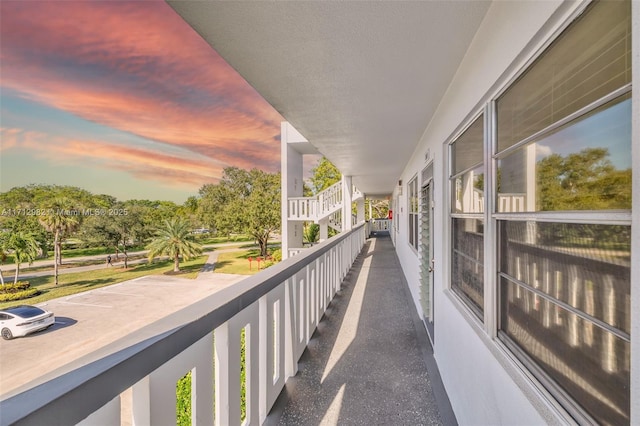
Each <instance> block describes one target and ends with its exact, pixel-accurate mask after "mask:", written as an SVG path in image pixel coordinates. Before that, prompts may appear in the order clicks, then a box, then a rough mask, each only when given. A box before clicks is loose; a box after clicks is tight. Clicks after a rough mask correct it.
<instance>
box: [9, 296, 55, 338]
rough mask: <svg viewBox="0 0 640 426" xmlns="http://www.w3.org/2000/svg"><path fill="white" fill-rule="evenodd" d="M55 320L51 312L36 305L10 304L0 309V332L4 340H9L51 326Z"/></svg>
mask: <svg viewBox="0 0 640 426" xmlns="http://www.w3.org/2000/svg"><path fill="white" fill-rule="evenodd" d="M55 321H56V318H55V316H54V315H53V312H49V311H45V310H44V309H41V308H38V307H36V306H30V305H20V306H12V307H10V308H6V309H2V310H0V334H2V338H3V339H4V340H11V339H13V338H14V337H20V336H26V335H27V334H29V333H35V332H36V331H40V330H44V329H45V328H47V327H51V326H52V325H53V323H54V322H55Z"/></svg>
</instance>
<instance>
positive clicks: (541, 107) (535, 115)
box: [497, 1, 631, 152]
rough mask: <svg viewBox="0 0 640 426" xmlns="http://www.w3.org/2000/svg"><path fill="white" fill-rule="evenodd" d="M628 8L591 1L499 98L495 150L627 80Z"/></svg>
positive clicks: (627, 3) (628, 4)
mask: <svg viewBox="0 0 640 426" xmlns="http://www.w3.org/2000/svg"><path fill="white" fill-rule="evenodd" d="M630 7H631V2H630V1H604V2H594V4H593V5H591V6H590V7H589V8H588V9H587V11H589V12H590V13H587V11H585V13H583V15H582V16H581V17H580V18H579V19H577V20H576V21H575V22H573V23H572V24H571V25H570V26H569V27H568V28H567V29H566V30H565V31H564V33H563V34H562V36H561V37H558V39H557V40H556V41H555V42H554V43H553V44H552V45H551V46H550V47H549V48H548V49H547V50H546V51H545V53H544V54H542V55H541V56H540V57H539V58H538V59H537V60H536V61H535V62H534V63H533V64H532V65H531V66H530V67H529V69H528V70H527V71H526V72H525V73H524V74H523V75H522V76H521V77H520V78H519V79H518V80H517V81H516V82H515V83H514V84H513V85H512V86H511V87H510V88H509V90H508V91H507V92H505V93H504V94H503V95H502V96H501V97H500V98H499V99H498V102H497V116H498V128H497V132H498V152H500V151H503V150H505V149H507V148H509V147H510V146H512V145H514V144H516V143H518V142H519V141H521V140H523V139H525V138H526V137H528V136H530V135H532V134H534V133H536V132H538V131H540V130H542V129H544V128H545V127H547V126H549V125H551V124H553V123H555V122H557V121H559V120H561V119H562V118H564V117H567V116H568V115H570V114H571V113H573V112H575V111H577V110H579V109H580V108H583V107H585V106H587V105H589V104H590V103H592V102H594V101H596V100H598V99H600V98H601V97H603V96H605V95H607V94H609V93H611V92H612V91H614V90H616V89H618V88H620V87H622V86H624V85H625V84H627V83H629V82H630V81H631V14H630ZM591 12H593V13H591Z"/></svg>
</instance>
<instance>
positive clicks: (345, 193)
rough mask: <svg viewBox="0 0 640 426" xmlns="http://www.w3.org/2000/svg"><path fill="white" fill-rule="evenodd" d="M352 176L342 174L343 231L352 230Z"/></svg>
mask: <svg viewBox="0 0 640 426" xmlns="http://www.w3.org/2000/svg"><path fill="white" fill-rule="evenodd" d="M352 191H353V186H352V184H351V176H345V175H342V232H346V231H351V229H352V228H353V226H352V224H351V202H352V201H351V200H352V199H353V192H352Z"/></svg>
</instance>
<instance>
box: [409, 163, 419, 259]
mask: <svg viewBox="0 0 640 426" xmlns="http://www.w3.org/2000/svg"><path fill="white" fill-rule="evenodd" d="M418 188H419V185H418V174H417V173H416V174H415V175H413V177H412V178H411V179H409V182H408V183H407V229H408V233H407V237H408V238H407V243H408V244H409V247H411V249H412V250H413V251H414V252H415V253H416V254H417V253H418V244H419V236H420V227H419V226H418V219H419V217H420V205H419V204H420V203H419V191H418ZM414 207H415V211H414Z"/></svg>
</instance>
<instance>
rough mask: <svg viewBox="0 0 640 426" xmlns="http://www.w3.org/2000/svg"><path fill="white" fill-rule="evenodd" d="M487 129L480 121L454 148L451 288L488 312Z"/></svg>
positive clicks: (476, 309)
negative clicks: (486, 255)
mask: <svg viewBox="0 0 640 426" xmlns="http://www.w3.org/2000/svg"><path fill="white" fill-rule="evenodd" d="M483 147H484V125H483V116H482V115H481V116H480V117H478V118H477V119H476V120H475V121H474V122H473V123H472V124H471V125H470V126H469V127H468V128H467V130H465V131H464V132H463V133H462V134H461V135H460V136H459V137H458V138H457V139H456V140H455V141H454V142H453V143H452V144H451V145H450V158H451V174H450V188H451V200H452V205H451V230H452V234H451V249H452V255H451V288H452V289H453V291H455V292H456V294H458V295H459V296H460V297H461V298H462V300H463V301H464V302H465V303H466V304H467V305H468V306H469V307H470V308H471V309H472V310H473V312H474V313H475V314H476V315H477V316H478V318H479V319H480V320H483V312H484V266H483V265H484V189H485V188H484V161H483Z"/></svg>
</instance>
